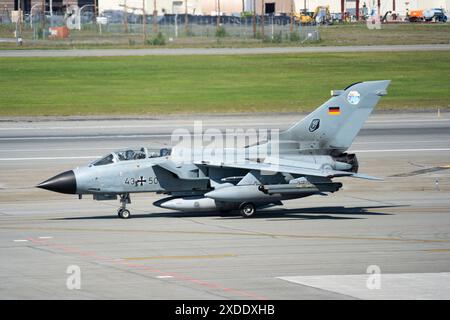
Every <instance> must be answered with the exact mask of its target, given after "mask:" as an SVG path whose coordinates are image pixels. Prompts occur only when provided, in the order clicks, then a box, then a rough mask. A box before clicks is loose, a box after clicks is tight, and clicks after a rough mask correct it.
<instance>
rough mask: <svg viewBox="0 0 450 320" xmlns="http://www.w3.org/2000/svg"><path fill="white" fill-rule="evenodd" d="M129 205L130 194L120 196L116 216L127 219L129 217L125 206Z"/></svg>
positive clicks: (128, 211)
mask: <svg viewBox="0 0 450 320" xmlns="http://www.w3.org/2000/svg"><path fill="white" fill-rule="evenodd" d="M128 203H131V199H130V194H129V193H125V194H121V195H120V208H119V210H117V215H118V216H119V218H121V219H129V218H130V217H131V214H130V210H128V209H127V208H126V206H127V204H128Z"/></svg>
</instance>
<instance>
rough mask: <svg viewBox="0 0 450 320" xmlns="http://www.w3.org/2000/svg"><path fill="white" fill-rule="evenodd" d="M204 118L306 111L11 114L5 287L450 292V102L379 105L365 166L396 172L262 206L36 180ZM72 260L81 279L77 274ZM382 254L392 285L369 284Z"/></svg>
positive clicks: (191, 294) (285, 122) (373, 294)
mask: <svg viewBox="0 0 450 320" xmlns="http://www.w3.org/2000/svg"><path fill="white" fill-rule="evenodd" d="M296 117H299V118H300V117H301V116H296ZM274 119H275V120H274ZM193 120H203V121H204V123H205V128H211V127H217V128H219V129H222V130H225V129H227V128H228V129H230V128H236V127H241V128H244V129H246V128H250V127H255V128H264V127H269V128H287V127H288V126H289V125H290V124H291V123H292V122H293V121H295V117H294V115H292V114H291V115H277V116H276V117H273V115H272V116H269V115H260V116H258V115H256V116H252V117H243V116H227V117H220V118H215V117H214V116H207V117H206V116H205V117H199V118H194V117H183V118H181V117H180V118H178V117H168V118H155V119H146V120H141V121H139V120H126V121H117V120H101V121H100V120H98V119H97V120H95V121H92V120H86V121H79V120H75V121H37V122H20V121H19V122H12V121H7V122H1V123H0V230H1V232H0V261H1V264H0V298H2V299H8V298H13V299H17V298H18V299H21V298H25V299H42V298H44V299H47V298H67V299H69V298H79V299H92V298H97V299H108V298H111V299H116V298H125V299H128V298H135V299H183V298H184V299H186V298H189V299H217V298H227V299H264V298H269V299H271V298H272V299H282V298H284V299H310V298H317V299H355V298H357V299H359V298H361V299H365V298H383V297H396V298H413V297H416V298H438V299H439V298H447V299H449V298H450V289H449V288H450V286H449V285H447V284H448V278H449V272H450V249H449V248H450V219H449V217H450V216H449V215H450V198H449V197H448V194H449V192H450V170H448V169H446V168H445V166H446V165H449V164H450V117H449V115H448V114H441V117H437V115H436V114H434V113H430V114H425V113H423V114H399V115H397V114H380V115H373V116H371V118H370V120H369V121H368V122H367V123H366V125H365V127H364V129H363V130H362V131H361V134H360V135H359V136H358V137H357V139H356V141H355V143H354V144H353V146H352V150H354V151H357V152H358V158H359V160H360V171H361V172H365V173H367V174H371V175H376V176H383V177H385V178H386V179H385V180H384V181H381V182H374V181H364V180H358V179H349V178H343V179H342V181H343V182H344V188H343V190H342V191H340V192H338V193H336V194H333V195H330V196H328V197H321V196H317V197H316V196H314V197H310V198H305V199H300V200H293V201H287V202H286V204H285V206H284V207H281V208H275V209H271V210H267V211H265V212H260V215H259V216H258V217H256V218H255V219H242V218H240V216H237V215H220V214H218V213H195V212H194V213H177V212H172V211H169V210H164V209H160V208H155V207H153V206H152V205H151V203H152V202H153V201H155V200H156V199H159V198H160V197H161V196H159V195H151V194H144V195H139V196H134V197H133V198H132V200H133V203H132V204H131V206H130V208H131V211H132V213H133V214H134V215H133V219H130V220H127V221H125V220H120V219H118V218H117V217H116V215H115V213H114V212H115V210H116V208H117V206H118V204H117V203H116V202H114V201H112V202H108V201H106V202H94V201H93V200H92V199H89V198H88V197H85V198H83V199H82V200H78V199H77V198H76V197H74V196H70V195H59V194H55V193H51V192H46V191H45V190H40V189H35V188H32V186H34V185H35V184H36V183H38V182H40V181H42V180H44V179H46V178H48V177H50V176H52V175H54V174H56V173H58V172H61V171H63V170H67V169H70V168H72V167H75V166H78V165H82V164H84V163H86V162H88V161H90V160H91V159H93V158H94V157H96V156H98V155H101V154H105V153H107V152H109V151H110V150H112V149H116V148H121V147H125V146H130V145H132V146H139V145H145V146H150V147H151V146H155V147H160V146H164V145H166V144H168V143H169V141H170V133H171V131H172V130H173V129H174V128H179V127H184V128H190V127H192V121H193ZM266 124H269V125H268V126H266ZM399 174H400V175H402V174H403V176H393V175H399ZM70 265H76V266H79V267H80V268H81V279H82V282H81V290H68V289H67V287H66V280H67V276H68V274H67V273H66V271H67V267H68V266H70ZM370 266H377V267H379V268H380V269H381V272H382V277H381V289H378V290H369V289H367V287H366V282H367V277H368V276H367V274H366V271H367V268H368V267H370ZM372 268H373V267H372ZM370 270H371V269H370ZM343 275H344V276H343Z"/></svg>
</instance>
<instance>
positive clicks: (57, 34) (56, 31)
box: [48, 26, 69, 39]
mask: <svg viewBox="0 0 450 320" xmlns="http://www.w3.org/2000/svg"><path fill="white" fill-rule="evenodd" d="M48 30H49V31H50V38H53V39H65V38H67V37H68V36H69V28H67V27H66V26H64V27H50V28H48Z"/></svg>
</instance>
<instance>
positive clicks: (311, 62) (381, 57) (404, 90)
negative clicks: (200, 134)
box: [0, 52, 450, 116]
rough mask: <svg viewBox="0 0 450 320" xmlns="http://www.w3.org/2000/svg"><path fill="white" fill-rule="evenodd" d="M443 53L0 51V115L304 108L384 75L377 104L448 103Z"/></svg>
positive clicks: (449, 64)
mask: <svg viewBox="0 0 450 320" xmlns="http://www.w3.org/2000/svg"><path fill="white" fill-rule="evenodd" d="M449 70H450V52H409V53H339V54H338V53H336V54H301V55H294V54H292V55H266V56H261V55H247V56H179V57H174V56H168V57H165V56H148V57H101V58H25V59H23V58H3V59H0V88H1V94H0V116H28V115H30V116H31V115H93V114H95V115H118V114H127V115H129V114H166V113H170V114H171V113H197V112H198V113H217V112H219V113H222V112H291V111H309V110H312V109H313V108H315V107H316V106H318V105H319V104H321V103H322V102H323V101H325V100H326V99H328V97H329V92H330V89H341V88H344V87H346V86H347V85H349V84H351V83H353V82H357V81H363V80H378V79H391V80H392V84H391V87H390V88H389V95H388V96H387V97H385V98H383V99H382V102H381V104H380V108H385V109H393V108H405V107H406V108H435V107H437V106H439V107H449V106H450V90H449V88H450V74H449Z"/></svg>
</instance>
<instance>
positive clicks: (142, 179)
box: [135, 176, 147, 187]
mask: <svg viewBox="0 0 450 320" xmlns="http://www.w3.org/2000/svg"><path fill="white" fill-rule="evenodd" d="M144 182H147V180H144V177H143V176H141V177H140V178H139V180H136V182H135V186H136V187H137V186H138V183H140V184H141V187H142V186H143V185H144Z"/></svg>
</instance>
